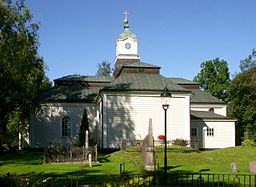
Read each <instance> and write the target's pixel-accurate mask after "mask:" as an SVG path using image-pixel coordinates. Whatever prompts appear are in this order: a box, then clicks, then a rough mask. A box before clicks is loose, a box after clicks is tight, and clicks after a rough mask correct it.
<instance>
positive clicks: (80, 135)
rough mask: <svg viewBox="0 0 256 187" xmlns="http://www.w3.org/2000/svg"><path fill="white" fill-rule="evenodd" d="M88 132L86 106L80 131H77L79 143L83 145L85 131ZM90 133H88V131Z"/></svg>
mask: <svg viewBox="0 0 256 187" xmlns="http://www.w3.org/2000/svg"><path fill="white" fill-rule="evenodd" d="M87 130H88V132H89V121H88V116H87V111H86V108H85V109H84V114H83V118H82V121H81V125H80V131H79V145H80V146H83V145H84V143H85V131H87ZM89 134H90V133H89Z"/></svg>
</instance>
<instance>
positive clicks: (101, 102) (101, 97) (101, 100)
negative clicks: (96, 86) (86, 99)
mask: <svg viewBox="0 0 256 187" xmlns="http://www.w3.org/2000/svg"><path fill="white" fill-rule="evenodd" d="M99 97H100V105H101V107H100V109H101V111H100V113H101V148H102V149H103V142H104V138H103V137H104V128H103V127H104V123H103V122H104V120H103V96H102V95H101V94H100V95H99Z"/></svg>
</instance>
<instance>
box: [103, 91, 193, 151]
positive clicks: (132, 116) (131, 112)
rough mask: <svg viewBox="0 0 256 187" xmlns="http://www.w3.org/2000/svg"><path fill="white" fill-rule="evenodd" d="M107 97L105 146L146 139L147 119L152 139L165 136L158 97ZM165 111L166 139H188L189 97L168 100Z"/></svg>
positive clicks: (162, 111)
mask: <svg viewBox="0 0 256 187" xmlns="http://www.w3.org/2000/svg"><path fill="white" fill-rule="evenodd" d="M106 98H107V99H106V102H107V104H106V107H107V109H106V110H105V112H106V113H107V115H106V117H107V122H106V123H107V124H106V125H105V128H106V129H107V133H106V134H104V135H106V136H107V138H106V139H105V140H106V141H107V143H106V144H108V147H115V146H117V147H118V146H119V145H120V142H121V140H134V139H135V137H136V138H141V139H143V138H145V136H146V135H147V133H148V124H149V119H150V118H151V119H152V122H153V136H154V138H155V139H157V136H159V135H164V110H163V108H162V102H161V98H160V97H159V96H145V95H129V96H127V95H126V96H122V95H111V96H106ZM167 112H168V113H167V139H169V140H171V139H175V138H183V139H185V138H186V139H187V138H189V133H190V120H189V98H185V97H181V98H171V101H170V107H169V109H168V110H167ZM185 117H187V118H188V119H185ZM106 129H105V131H106ZM106 144H105V146H107V145H106Z"/></svg>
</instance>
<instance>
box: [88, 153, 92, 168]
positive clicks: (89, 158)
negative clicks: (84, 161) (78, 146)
mask: <svg viewBox="0 0 256 187" xmlns="http://www.w3.org/2000/svg"><path fill="white" fill-rule="evenodd" d="M88 160H89V167H92V154H91V153H89V154H88Z"/></svg>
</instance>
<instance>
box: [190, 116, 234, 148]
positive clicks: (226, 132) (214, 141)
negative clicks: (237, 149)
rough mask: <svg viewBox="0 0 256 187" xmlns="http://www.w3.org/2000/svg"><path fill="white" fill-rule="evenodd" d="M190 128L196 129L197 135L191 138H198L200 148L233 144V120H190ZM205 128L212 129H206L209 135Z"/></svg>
mask: <svg viewBox="0 0 256 187" xmlns="http://www.w3.org/2000/svg"><path fill="white" fill-rule="evenodd" d="M191 128H196V129H197V136H196V137H192V138H191V139H192V140H193V139H199V147H200V148H205V149H215V148H225V147H232V146H235V122H234V121H202V120H192V122H191ZM207 128H210V129H213V131H208V132H209V135H207ZM212 132H213V134H212Z"/></svg>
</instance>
